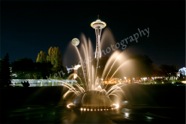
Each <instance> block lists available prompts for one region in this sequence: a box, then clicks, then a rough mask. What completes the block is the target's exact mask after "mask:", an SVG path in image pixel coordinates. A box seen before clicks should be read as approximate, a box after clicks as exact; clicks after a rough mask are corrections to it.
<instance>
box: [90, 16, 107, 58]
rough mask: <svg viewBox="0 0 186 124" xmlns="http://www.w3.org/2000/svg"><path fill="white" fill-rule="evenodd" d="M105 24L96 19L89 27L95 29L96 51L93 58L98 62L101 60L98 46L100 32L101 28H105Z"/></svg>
mask: <svg viewBox="0 0 186 124" xmlns="http://www.w3.org/2000/svg"><path fill="white" fill-rule="evenodd" d="M106 25H107V24H106V23H105V22H103V21H101V20H100V19H99V16H98V19H97V20H96V21H93V22H92V23H91V24H90V26H91V27H92V28H94V29H95V34H96V51H95V58H96V59H97V60H98V59H100V58H101V56H102V55H101V46H100V39H101V31H102V29H103V28H105V27H106Z"/></svg>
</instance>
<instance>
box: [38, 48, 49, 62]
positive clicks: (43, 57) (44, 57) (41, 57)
mask: <svg viewBox="0 0 186 124" xmlns="http://www.w3.org/2000/svg"><path fill="white" fill-rule="evenodd" d="M36 62H37V63H38V62H39V63H46V62H47V54H46V53H45V52H44V51H42V50H41V51H40V52H39V53H38V55H37V58H36Z"/></svg>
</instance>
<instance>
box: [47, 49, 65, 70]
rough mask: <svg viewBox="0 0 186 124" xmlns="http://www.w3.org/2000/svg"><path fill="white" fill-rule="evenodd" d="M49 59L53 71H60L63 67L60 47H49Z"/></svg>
mask: <svg viewBox="0 0 186 124" xmlns="http://www.w3.org/2000/svg"><path fill="white" fill-rule="evenodd" d="M47 61H49V62H50V63H51V64H52V66H53V71H59V70H61V68H62V54H61V51H60V49H59V47H50V48H49V49H48V56H47Z"/></svg>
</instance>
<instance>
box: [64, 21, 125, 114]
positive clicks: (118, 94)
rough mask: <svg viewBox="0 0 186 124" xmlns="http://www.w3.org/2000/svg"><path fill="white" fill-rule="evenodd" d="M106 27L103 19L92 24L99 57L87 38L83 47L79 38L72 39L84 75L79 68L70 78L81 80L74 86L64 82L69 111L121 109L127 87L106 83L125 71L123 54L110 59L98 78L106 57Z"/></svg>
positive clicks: (114, 55) (83, 38)
mask: <svg viewBox="0 0 186 124" xmlns="http://www.w3.org/2000/svg"><path fill="white" fill-rule="evenodd" d="M105 26H106V23H105V22H103V21H101V20H100V19H97V20H96V21H94V22H92V23H91V27H93V28H94V29H95V33H96V50H95V56H94V52H93V47H92V44H91V41H90V40H89V39H88V40H87V39H86V37H85V36H82V37H81V44H80V41H79V39H78V38H74V39H72V42H71V44H72V45H73V48H74V49H75V51H76V53H77V56H78V59H79V62H80V66H78V68H79V67H81V68H80V69H79V70H81V72H82V76H81V77H80V76H79V75H78V74H77V69H75V73H73V74H72V75H70V76H69V79H70V78H71V79H74V77H77V78H79V81H77V82H75V83H74V84H73V85H71V84H69V83H63V86H64V87H66V88H68V90H67V92H65V94H64V96H63V97H64V99H66V100H67V108H69V109H72V108H73V109H74V108H76V109H78V110H80V111H109V110H116V109H118V108H119V103H120V100H121V98H122V96H123V95H124V93H123V90H122V89H121V87H122V85H123V84H120V83H116V84H113V85H109V86H108V85H107V84H105V82H106V80H107V81H108V80H109V79H112V78H113V77H114V76H115V75H116V73H117V72H118V71H119V70H120V69H121V67H122V65H123V61H120V59H121V60H123V58H122V57H123V53H120V52H118V51H115V52H114V53H113V54H112V55H111V57H110V58H109V59H108V61H107V63H106V65H105V68H104V70H103V73H102V76H100V77H99V76H98V71H99V70H98V68H99V61H100V60H101V58H102V55H101V47H100V41H101V31H102V29H103V28H105ZM118 62H120V63H118ZM118 65H119V66H118ZM75 67H76V66H75ZM111 73H112V74H111Z"/></svg>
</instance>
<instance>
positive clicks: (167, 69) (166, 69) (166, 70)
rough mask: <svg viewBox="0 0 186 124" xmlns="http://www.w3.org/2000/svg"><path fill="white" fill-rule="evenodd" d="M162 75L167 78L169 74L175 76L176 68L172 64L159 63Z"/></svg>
mask: <svg viewBox="0 0 186 124" xmlns="http://www.w3.org/2000/svg"><path fill="white" fill-rule="evenodd" d="M160 68H161V70H162V72H163V75H164V76H167V77H168V80H169V79H170V77H171V76H176V72H178V69H177V67H176V66H174V65H161V66H160Z"/></svg>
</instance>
